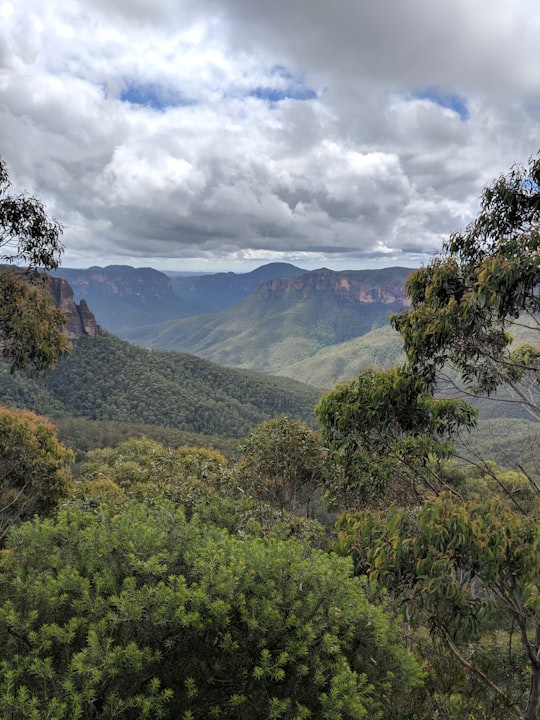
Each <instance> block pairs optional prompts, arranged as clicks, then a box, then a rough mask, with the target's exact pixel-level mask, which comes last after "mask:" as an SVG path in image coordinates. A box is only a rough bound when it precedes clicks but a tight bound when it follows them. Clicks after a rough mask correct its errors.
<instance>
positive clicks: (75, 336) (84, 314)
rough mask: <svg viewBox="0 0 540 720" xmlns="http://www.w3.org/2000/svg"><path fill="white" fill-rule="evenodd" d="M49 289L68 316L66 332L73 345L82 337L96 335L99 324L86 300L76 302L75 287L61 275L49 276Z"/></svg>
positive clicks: (58, 306) (58, 305)
mask: <svg viewBox="0 0 540 720" xmlns="http://www.w3.org/2000/svg"><path fill="white" fill-rule="evenodd" d="M49 291H50V293H51V295H52V298H53V300H54V304H55V305H56V307H57V308H59V309H60V310H61V311H62V312H63V313H64V315H65V316H66V324H65V326H64V334H65V336H66V337H67V339H68V341H69V343H70V345H71V346H72V347H73V345H75V344H76V343H77V341H78V340H80V339H81V338H86V337H96V336H97V335H98V334H99V326H98V324H97V321H96V318H95V317H94V314H93V313H92V312H91V310H90V309H89V307H88V305H87V304H86V300H81V301H80V303H78V304H77V303H75V301H74V299H73V289H72V288H71V286H70V285H69V284H68V282H67V281H66V280H64V279H63V278H59V277H51V278H49Z"/></svg>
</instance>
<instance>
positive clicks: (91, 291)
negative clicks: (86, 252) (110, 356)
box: [53, 265, 208, 335]
mask: <svg viewBox="0 0 540 720" xmlns="http://www.w3.org/2000/svg"><path fill="white" fill-rule="evenodd" d="M53 275H55V276H57V277H61V278H64V279H65V280H67V282H68V283H69V284H70V285H71V287H72V288H73V292H74V295H75V300H76V301H77V302H80V301H81V300H84V301H85V302H86V303H87V304H88V306H89V307H90V308H91V310H92V312H93V313H94V315H95V316H96V319H97V321H98V323H99V324H100V325H101V327H103V328H105V329H106V330H109V331H110V332H114V333H115V334H117V335H121V334H122V333H124V332H125V331H126V330H128V329H129V328H131V327H134V326H138V325H142V324H144V323H155V322H164V321H165V320H170V319H173V318H179V317H187V316H190V315H195V314H197V313H200V312H206V311H207V310H208V308H207V307H206V306H205V305H201V304H199V303H198V301H197V300H196V299H194V300H192V301H189V300H186V299H184V298H180V297H178V295H176V294H175V293H174V291H173V288H172V285H171V280H170V278H169V277H167V275H165V274H164V273H162V272H159V271H158V270H154V269H153V268H133V267H130V266H129V265H109V266H108V267H104V268H102V267H91V268H88V269H84V270H80V269H74V268H60V269H59V270H57V271H55V272H54V273H53Z"/></svg>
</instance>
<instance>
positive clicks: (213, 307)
mask: <svg viewBox="0 0 540 720" xmlns="http://www.w3.org/2000/svg"><path fill="white" fill-rule="evenodd" d="M305 272H307V271H306V270H302V268H299V267H296V265H291V264H290V263H278V262H275V263H268V264H267V265H262V266H261V267H258V268H257V269H256V270H252V271H251V272H248V273H234V272H226V273H224V272H221V273H215V274H213V275H199V276H195V277H189V276H188V277H186V276H184V277H177V276H175V275H171V283H172V287H173V290H174V292H175V293H176V294H177V295H178V296H179V297H181V298H184V299H185V300H190V301H193V302H197V303H199V304H200V305H201V306H205V307H206V310H207V311H208V312H213V311H219V310H225V308H228V307H230V306H231V305H235V304H236V303H237V302H240V300H243V299H244V298H246V297H247V296H248V295H251V293H253V292H254V291H255V290H256V289H257V288H258V286H259V285H260V284H261V283H263V282H266V281H267V280H281V279H287V278H292V277H296V276H297V275H302V274H304V273H305Z"/></svg>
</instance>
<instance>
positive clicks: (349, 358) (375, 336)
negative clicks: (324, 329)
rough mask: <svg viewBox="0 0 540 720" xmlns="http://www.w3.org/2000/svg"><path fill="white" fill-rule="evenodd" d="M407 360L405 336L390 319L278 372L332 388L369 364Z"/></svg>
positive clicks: (388, 364)
mask: <svg viewBox="0 0 540 720" xmlns="http://www.w3.org/2000/svg"><path fill="white" fill-rule="evenodd" d="M403 361H404V354H403V343H402V340H401V336H400V335H399V333H398V332H396V331H395V330H393V329H392V328H391V327H390V324H389V323H388V324H387V325H385V326H384V327H380V328H377V329H375V330H370V331H369V332H367V333H365V334H364V335H362V336H361V337H358V338H353V339H352V340H347V341H346V342H344V343H339V344H336V345H328V346H327V347H323V348H322V349H321V350H318V351H317V352H316V353H315V354H314V355H312V356H311V357H308V358H306V359H305V360H300V361H299V362H297V363H293V364H292V365H289V366H287V367H286V368H285V369H284V370H282V371H281V372H280V373H278V374H279V375H283V376H285V377H290V378H296V379H301V380H302V382H307V383H309V384H310V385H315V387H322V388H327V389H330V388H332V387H334V385H335V384H336V383H338V382H342V381H344V380H352V379H353V378H355V377H357V375H359V374H360V373H361V372H362V370H365V369H366V368H368V367H373V368H381V369H383V368H389V367H392V366H393V365H398V364H400V363H401V362H403Z"/></svg>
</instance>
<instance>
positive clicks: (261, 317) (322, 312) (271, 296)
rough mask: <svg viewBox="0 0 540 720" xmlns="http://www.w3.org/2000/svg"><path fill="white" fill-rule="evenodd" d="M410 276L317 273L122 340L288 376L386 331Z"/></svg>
mask: <svg viewBox="0 0 540 720" xmlns="http://www.w3.org/2000/svg"><path fill="white" fill-rule="evenodd" d="M410 272H411V270H410V269H409V268H399V267H395V268H386V269H384V270H354V271H353V270H351V271H341V272H336V271H332V270H327V269H326V268H322V269H320V270H314V271H312V272H308V273H304V274H302V275H299V276H295V277H293V278H289V279H272V280H269V281H267V282H264V283H262V284H261V285H259V286H258V288H257V289H256V290H255V291H254V292H253V293H252V295H250V296H249V297H247V298H246V299H244V300H242V301H241V302H239V303H237V304H236V305H234V306H232V307H229V308H227V309H226V310H224V311H222V312H220V313H211V314H208V315H201V316H197V317H193V318H183V319H180V320H176V321H169V322H166V323H162V324H161V325H159V326H157V325H153V326H146V327H145V326H142V327H139V328H135V329H133V330H132V331H130V332H128V333H126V336H127V337H128V339H129V340H131V341H132V342H136V343H138V344H141V345H144V346H146V347H154V348H165V349H170V350H178V351H183V352H190V353H193V354H195V355H198V356H200V357H205V358H207V359H210V360H212V361H214V362H217V363H219V364H221V365H232V366H236V367H244V368H251V369H256V370H257V371H260V372H268V373H273V374H278V373H279V374H283V375H289V374H291V373H294V372H295V371H294V370H292V369H291V368H300V367H301V366H300V363H302V362H303V361H306V360H307V359H308V358H315V357H316V356H317V353H319V352H320V351H321V350H322V349H323V348H327V347H328V346H334V345H338V344H341V343H344V342H347V341H349V340H352V339H354V338H359V337H360V336H362V335H364V334H365V333H367V332H369V331H371V330H373V329H375V328H380V327H384V326H386V325H387V324H388V316H389V315H390V314H392V313H394V312H397V311H398V310H399V309H400V308H402V307H404V306H405V305H406V304H407V303H408V299H407V298H406V297H405V294H404V290H403V288H404V283H405V279H406V277H407V276H408V275H409V273H410ZM294 376H295V377H297V378H302V379H303V378H304V377H305V376H304V375H297V374H296V373H295V374H294ZM325 384H326V383H325Z"/></svg>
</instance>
